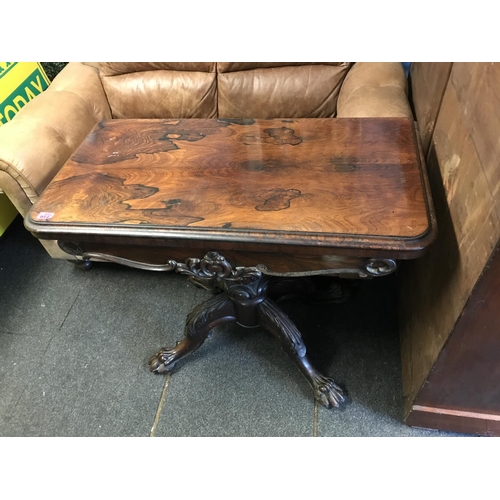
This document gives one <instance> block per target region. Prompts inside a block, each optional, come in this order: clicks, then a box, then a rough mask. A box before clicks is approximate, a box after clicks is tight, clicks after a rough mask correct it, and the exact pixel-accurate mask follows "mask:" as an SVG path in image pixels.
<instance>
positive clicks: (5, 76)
mask: <svg viewBox="0 0 500 500" xmlns="http://www.w3.org/2000/svg"><path fill="white" fill-rule="evenodd" d="M49 83H50V81H49V79H48V78H47V75H46V74H45V71H44V70H43V68H42V65H41V64H40V63H38V62H0V126H2V125H3V124H4V123H7V122H9V121H10V120H12V118H14V116H16V114H17V113H18V112H19V111H20V109H21V108H22V107H23V106H25V105H26V104H28V102H29V101H31V99H33V98H34V97H36V96H37V95H38V94H41V93H42V92H43V91H44V90H45V89H46V88H47V87H48V86H49Z"/></svg>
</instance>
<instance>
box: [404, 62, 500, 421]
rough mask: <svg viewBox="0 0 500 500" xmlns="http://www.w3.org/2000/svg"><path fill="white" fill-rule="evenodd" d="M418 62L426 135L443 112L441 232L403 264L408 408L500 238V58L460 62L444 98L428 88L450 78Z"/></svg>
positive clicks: (435, 135) (436, 160)
mask: <svg viewBox="0 0 500 500" xmlns="http://www.w3.org/2000/svg"><path fill="white" fill-rule="evenodd" d="M413 67H414V69H412V76H413V75H416V78H413V79H412V85H413V86H414V87H413V99H414V100H417V101H416V102H414V108H415V111H416V113H417V121H418V120H420V119H422V124H421V125H420V128H421V130H422V131H423V133H424V135H425V134H426V133H430V132H427V131H428V130H430V128H432V127H431V126H430V125H429V124H430V123H431V122H432V118H429V117H432V116H433V114H434V113H436V116H437V118H436V120H435V127H434V130H433V132H432V133H431V135H430V137H429V146H428V152H427V168H428V171H429V178H430V182H431V188H432V192H433V198H434V203H435V207H436V215H437V220H438V231H439V235H438V239H437V241H436V243H435V244H434V245H433V246H432V248H431V249H430V251H429V252H428V254H427V255H425V256H424V257H423V258H421V259H419V260H417V261H413V262H408V263H406V264H405V265H403V266H402V268H401V294H400V296H401V308H400V310H401V335H402V337H401V339H402V357H403V390H404V396H405V412H406V414H407V415H408V414H409V413H410V412H411V410H412V407H413V405H414V404H415V403H416V402H417V403H418V401H417V399H418V394H419V390H420V389H421V388H422V386H423V384H424V383H425V382H426V379H427V377H428V374H429V372H430V371H431V369H432V368H433V366H435V363H436V361H437V359H438V356H439V354H440V352H441V350H442V348H443V345H444V344H445V342H446V341H447V339H448V337H449V335H450V333H451V332H453V330H454V327H455V324H456V322H457V320H458V319H459V317H460V315H461V314H462V312H463V310H464V306H465V304H466V302H467V300H468V299H469V296H470V294H471V291H472V289H473V287H474V285H475V284H476V282H477V280H478V278H479V276H480V274H481V273H482V271H483V268H484V266H485V264H486V262H487V260H488V258H489V257H490V255H491V253H492V250H493V249H494V247H495V245H496V244H497V242H498V240H499V238H500V168H499V160H498V159H499V158H500V140H499V136H500V95H499V91H498V90H497V89H499V88H500V64H497V63H494V64H493V63H453V65H452V66H451V72H450V74H449V78H448V80H447V83H446V86H445V90H444V94H443V96H442V100H440V99H438V98H437V97H436V95H435V94H436V93H437V94H439V92H438V91H437V90H435V91H434V94H433V91H430V92H427V91H426V87H427V86H428V87H429V88H430V89H431V90H432V89H437V88H438V85H437V83H436V80H439V81H441V82H442V81H443V78H444V77H443V76H442V74H440V75H435V74H434V73H433V68H434V69H436V68H437V67H436V66H435V63H414V65H413ZM444 68H445V67H444V66H443V67H440V71H441V72H444V71H445V69H444ZM437 69H439V68H437ZM426 75H427V76H426ZM431 76H432V78H431ZM419 99H420V100H423V99H424V100H425V99H427V101H428V102H427V103H422V102H418V100H419ZM439 101H441V102H440V103H439ZM436 108H437V109H436ZM419 113H422V115H421V116H419Z"/></svg>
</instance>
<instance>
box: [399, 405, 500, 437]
mask: <svg viewBox="0 0 500 500" xmlns="http://www.w3.org/2000/svg"><path fill="white" fill-rule="evenodd" d="M424 409H425V410H424ZM406 424H407V425H410V426H412V427H420V428H423V429H438V430H444V431H450V432H460V433H463V434H477V435H479V436H500V420H495V419H493V418H491V415H488V414H484V413H483V414H481V413H472V412H458V413H455V414H453V413H448V412H447V413H444V412H443V410H442V409H441V408H433V407H419V406H413V408H412V411H411V413H410V415H409V416H408V418H407V420H406Z"/></svg>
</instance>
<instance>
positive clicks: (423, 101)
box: [410, 62, 453, 155]
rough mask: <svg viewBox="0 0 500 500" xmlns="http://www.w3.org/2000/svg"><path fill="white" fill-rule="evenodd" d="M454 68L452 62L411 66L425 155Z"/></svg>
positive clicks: (413, 92) (415, 103)
mask: <svg viewBox="0 0 500 500" xmlns="http://www.w3.org/2000/svg"><path fill="white" fill-rule="evenodd" d="M452 66H453V63H451V62H438V63H413V64H412V65H411V74H410V82H411V90H412V98H413V99H412V100H413V106H414V110H415V114H416V116H417V118H418V127H419V131H420V137H421V138H422V148H423V150H424V154H425V155H426V154H427V152H428V150H429V144H430V141H431V137H432V133H433V132H434V126H435V124H436V118H437V116H438V113H439V109H440V107H441V101H442V99H443V94H444V91H445V89H446V85H447V84H448V79H449V77H450V71H451V68H452Z"/></svg>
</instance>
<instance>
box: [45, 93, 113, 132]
mask: <svg viewBox="0 0 500 500" xmlns="http://www.w3.org/2000/svg"><path fill="white" fill-rule="evenodd" d="M48 90H50V87H49V89H48ZM48 90H47V91H48ZM51 92H61V93H62V92H67V93H68V94H73V95H75V96H77V97H79V98H80V99H81V100H82V101H83V102H84V103H85V104H86V106H87V107H90V108H91V110H92V111H91V112H92V115H93V116H94V118H95V120H96V123H97V122H99V121H100V118H99V117H98V116H97V115H96V114H95V111H94V106H93V105H92V104H91V103H90V102H89V101H87V99H84V98H83V97H82V96H81V95H80V94H77V93H76V92H73V91H72V90H66V89H53V90H52V91H51ZM103 94H104V96H105V99H106V102H108V99H107V97H106V94H105V92H104V90H103ZM108 106H109V103H108ZM110 114H111V110H110Z"/></svg>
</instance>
